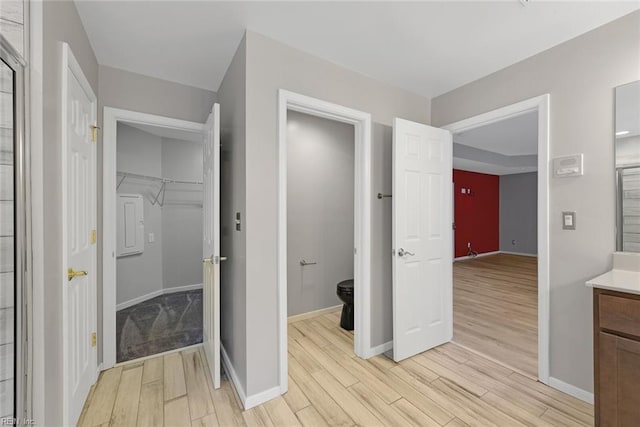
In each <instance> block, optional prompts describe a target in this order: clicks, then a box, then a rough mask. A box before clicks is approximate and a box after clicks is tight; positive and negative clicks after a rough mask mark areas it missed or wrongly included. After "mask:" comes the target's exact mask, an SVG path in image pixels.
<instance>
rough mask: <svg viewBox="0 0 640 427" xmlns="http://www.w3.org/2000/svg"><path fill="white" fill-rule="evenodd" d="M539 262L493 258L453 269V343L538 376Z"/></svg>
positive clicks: (502, 256) (501, 256)
mask: <svg viewBox="0 0 640 427" xmlns="http://www.w3.org/2000/svg"><path fill="white" fill-rule="evenodd" d="M537 266H538V259H537V258H536V257H527V256H519V255H508V254H497V255H490V256H485V257H479V258H474V259H470V260H464V261H457V262H455V263H454V264H453V340H454V341H455V342H456V343H458V344H460V345H462V346H464V347H467V348H470V349H473V350H475V351H478V352H480V353H482V354H484V355H487V356H488V357H490V358H493V359H495V360H499V361H500V362H502V363H505V364H507V365H508V366H511V367H513V368H515V369H516V370H519V371H521V372H523V373H525V374H527V375H530V376H532V377H534V378H537V377H538V272H537Z"/></svg>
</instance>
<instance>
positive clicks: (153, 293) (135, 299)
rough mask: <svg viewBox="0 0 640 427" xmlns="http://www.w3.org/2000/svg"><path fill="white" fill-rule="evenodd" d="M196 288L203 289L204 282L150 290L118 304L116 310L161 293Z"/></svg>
mask: <svg viewBox="0 0 640 427" xmlns="http://www.w3.org/2000/svg"><path fill="white" fill-rule="evenodd" d="M196 289H202V283H197V284H195V285H185V286H176V287H173V288H166V289H158V290H157V291H153V292H149V293H148V294H146V295H142V296H139V297H136V298H133V299H130V300H128V301H125V302H121V303H120V304H117V305H116V311H120V310H122V309H125V308H129V307H131V306H132V305H136V304H139V303H141V302H143V301H146V300H149V299H151V298H155V297H157V296H160V295H165V294H172V293H175V292H183V291H193V290H196Z"/></svg>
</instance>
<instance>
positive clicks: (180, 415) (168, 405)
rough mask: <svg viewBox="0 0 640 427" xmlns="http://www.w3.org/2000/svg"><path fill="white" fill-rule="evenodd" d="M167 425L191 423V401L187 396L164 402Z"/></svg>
mask: <svg viewBox="0 0 640 427" xmlns="http://www.w3.org/2000/svg"><path fill="white" fill-rule="evenodd" d="M164 425H165V427H174V426H175V427H182V426H189V425H191V416H190V415H189V401H188V400H187V396H182V397H179V398H177V399H173V400H170V401H168V402H164Z"/></svg>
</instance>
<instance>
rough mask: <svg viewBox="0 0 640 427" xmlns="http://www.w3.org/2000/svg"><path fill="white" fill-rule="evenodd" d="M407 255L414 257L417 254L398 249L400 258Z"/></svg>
mask: <svg viewBox="0 0 640 427" xmlns="http://www.w3.org/2000/svg"><path fill="white" fill-rule="evenodd" d="M405 255H409V256H414V255H415V254H414V253H413V252H409V251H405V250H404V249H403V248H400V249H398V256H405Z"/></svg>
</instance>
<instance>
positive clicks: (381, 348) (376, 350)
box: [364, 341, 393, 359]
mask: <svg viewBox="0 0 640 427" xmlns="http://www.w3.org/2000/svg"><path fill="white" fill-rule="evenodd" d="M392 348H393V341H387V342H386V343H383V344H380V345H377V346H375V347H371V348H370V349H369V350H367V351H365V353H364V359H368V358H370V357H373V356H377V355H379V354H382V353H384V352H386V351H389V350H391V349H392Z"/></svg>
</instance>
